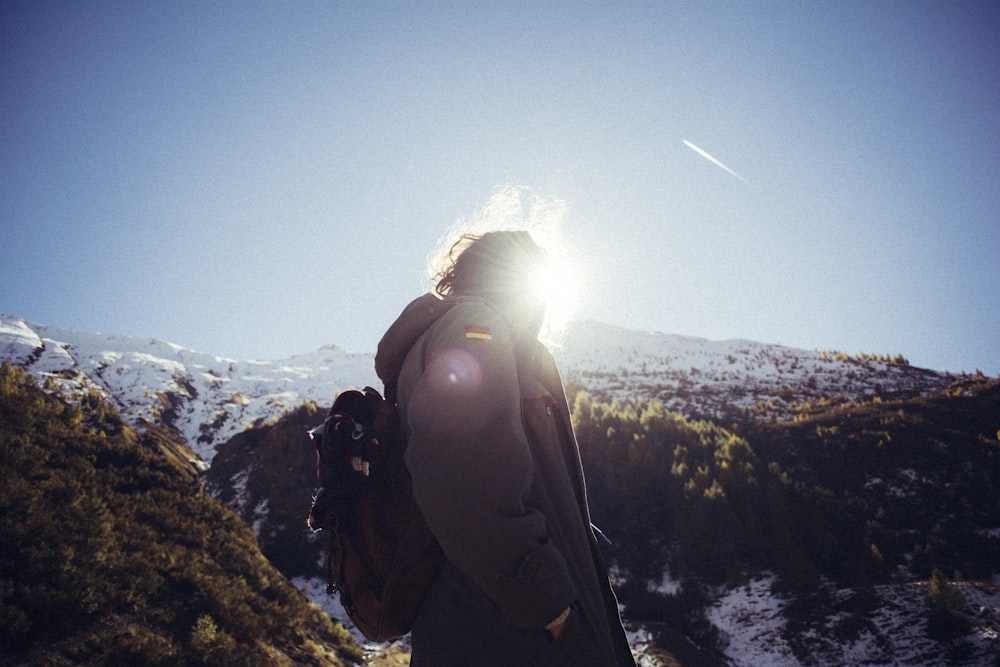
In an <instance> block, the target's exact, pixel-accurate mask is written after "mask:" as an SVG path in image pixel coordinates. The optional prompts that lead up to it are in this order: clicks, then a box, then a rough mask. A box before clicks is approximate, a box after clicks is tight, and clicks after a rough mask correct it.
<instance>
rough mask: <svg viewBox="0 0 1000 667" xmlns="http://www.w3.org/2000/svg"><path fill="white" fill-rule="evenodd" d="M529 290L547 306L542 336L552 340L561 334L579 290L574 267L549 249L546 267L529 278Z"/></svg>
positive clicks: (574, 306)
mask: <svg viewBox="0 0 1000 667" xmlns="http://www.w3.org/2000/svg"><path fill="white" fill-rule="evenodd" d="M531 289H532V291H534V293H535V294H536V295H537V297H538V298H539V299H540V300H543V301H544V302H545V303H546V304H547V306H548V310H547V312H546V318H545V320H546V322H545V327H544V331H543V337H544V338H546V339H549V340H550V341H552V339H553V338H558V337H559V336H560V335H561V334H562V333H563V330H564V329H565V327H566V325H567V323H568V322H569V320H570V318H571V317H572V316H573V312H574V309H575V308H576V304H577V298H578V289H579V279H578V276H577V273H576V268H575V267H574V265H573V264H572V263H570V262H569V261H567V260H566V259H565V258H562V257H560V256H559V255H557V254H556V253H554V252H551V251H550V253H549V261H548V262H547V263H546V266H545V267H544V268H542V269H540V270H539V271H538V272H537V273H536V274H535V275H534V276H532V277H531ZM552 342H555V341H552Z"/></svg>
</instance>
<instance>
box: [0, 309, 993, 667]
mask: <svg viewBox="0 0 1000 667" xmlns="http://www.w3.org/2000/svg"><path fill="white" fill-rule="evenodd" d="M553 351H554V353H555V355H556V357H557V360H558V361H559V366H560V368H561V369H562V371H563V373H564V377H565V379H566V381H567V384H569V385H573V386H576V387H579V388H581V389H584V390H586V391H587V392H588V393H590V394H591V395H592V396H594V397H595V398H597V399H600V400H609V399H617V400H619V401H627V400H644V399H654V398H655V399H657V400H659V401H661V402H662V403H664V404H665V405H666V406H667V407H668V408H670V409H672V410H674V411H676V412H679V413H681V414H683V415H685V416H686V417H689V418H695V419H712V420H714V421H718V422H720V423H723V424H728V423H730V421H740V420H744V419H748V418H753V417H754V415H755V414H757V412H756V409H757V408H758V407H759V406H762V405H766V406H767V414H768V415H769V416H770V417H773V416H775V415H781V414H783V413H786V414H790V413H791V411H792V407H793V404H794V403H796V402H799V403H802V402H805V401H812V402H819V401H821V400H822V399H828V398H831V397H835V396H840V397H843V398H846V399H850V398H853V397H864V396H872V395H880V396H883V397H894V396H910V395H915V394H923V393H925V392H930V391H932V390H934V389H937V388H941V387H944V386H947V385H948V384H949V383H950V382H951V380H952V378H951V377H950V376H949V375H948V374H947V373H942V372H937V371H933V370H926V369H919V368H914V367H912V366H910V365H909V364H908V363H906V361H905V360H904V359H902V358H901V357H896V358H889V357H888V356H876V355H854V356H849V355H845V354H842V353H836V352H826V351H808V350H799V349H794V348H788V347H783V346H778V345H767V344H762V343H757V342H752V341H745V340H733V341H709V340H705V339H700V338H691V337H682V336H676V335H669V334H663V333H650V332H638V331H631V330H626V329H622V328H619V327H613V326H609V325H605V324H601V323H597V322H578V323H575V324H573V325H571V327H570V328H569V329H568V330H567V331H566V332H565V335H564V336H563V338H562V340H561V341H560V342H559V344H557V345H554V346H553ZM0 361H10V362H11V363H14V364H16V365H19V366H22V367H24V368H26V369H27V370H28V371H29V372H30V373H31V374H33V375H34V376H35V377H36V378H37V379H38V380H39V381H40V382H43V383H52V384H53V385H55V386H57V387H59V388H60V389H61V390H62V391H63V392H64V393H66V394H69V395H74V394H81V393H87V392H90V391H97V392H99V393H100V394H101V395H102V396H103V397H104V398H105V399H106V400H107V401H108V402H109V403H110V404H112V405H114V406H115V407H116V408H117V409H118V411H119V413H120V414H121V415H122V417H123V418H124V419H125V420H126V421H127V422H129V423H130V424H133V425H135V426H137V427H138V428H140V429H141V428H142V427H143V425H144V423H147V422H148V423H161V424H164V425H166V426H168V427H170V428H172V429H174V430H175V431H176V432H177V433H178V434H180V435H181V436H182V437H183V438H184V439H185V440H186V442H187V443H188V445H189V446H190V447H191V449H192V450H193V451H194V452H195V453H196V455H197V456H198V457H200V458H201V460H202V462H204V463H207V462H210V461H211V460H212V458H213V457H214V456H215V454H216V451H217V450H218V449H219V448H220V447H221V446H222V445H224V444H225V443H227V442H229V441H230V440H231V439H232V438H233V436H235V435H236V434H237V433H240V432H241V431H244V430H245V429H246V428H248V427H251V426H254V425H257V424H261V423H265V422H270V421H272V420H274V419H276V418H277V417H279V416H280V415H281V414H282V413H284V412H286V411H287V410H289V409H290V408H294V407H296V406H298V405H300V404H301V403H303V402H304V401H314V402H316V403H318V404H320V405H323V404H326V403H329V402H330V401H331V400H332V398H333V397H334V396H335V395H336V394H337V393H338V392H339V391H342V390H344V389H347V388H350V387H360V386H364V385H372V386H375V387H380V386H381V385H380V383H379V381H378V379H377V377H376V376H375V373H374V369H373V358H372V355H370V354H350V353H347V352H345V351H343V350H341V349H339V348H337V347H336V346H333V345H331V346H326V347H323V348H320V349H319V350H316V351H314V352H310V353H305V354H301V355H297V356H294V357H291V358H289V359H285V360H280V361H252V360H233V359H226V358H222V357H217V356H213V355H211V354H206V353H202V352H196V351H192V350H189V349H185V348H183V347H180V346H177V345H174V344H171V343H167V342H163V341H159V340H152V339H140V338H131V337H124V336H116V335H107V334H97V333H88V332H80V331H74V330H70V329H64V328H58V327H52V326H45V325H39V324H33V323H29V322H26V321H24V320H23V319H21V318H19V317H16V316H13V315H0ZM213 472H214V471H213ZM993 537H994V539H995V537H996V536H995V535H993ZM665 577H666V575H665ZM295 583H296V585H297V586H298V587H299V588H301V589H303V590H306V591H307V593H308V594H309V597H310V598H312V599H314V600H315V601H317V602H320V603H322V604H323V605H324V607H325V608H327V609H328V610H329V611H330V612H331V613H332V614H333V615H334V616H336V617H338V618H341V619H344V615H343V612H342V610H339V609H338V606H339V605H338V604H337V602H336V599H335V598H331V597H329V596H326V595H325V594H324V593H323V592H322V586H321V584H320V582H319V581H318V580H309V579H301V580H296V582H295ZM668 583H670V582H666V580H665V582H664V584H665V585H667V584H668ZM671 585H672V584H671ZM921 586H922V584H920V583H919V582H915V583H907V584H905V585H899V586H894V587H885V588H884V589H882V588H880V589H878V590H877V591H876V593H877V596H878V598H879V599H880V600H881V603H880V605H878V609H879V611H878V614H879V615H878V618H877V624H878V628H875V627H874V626H873V627H872V628H870V629H864V631H862V632H858V633H855V634H856V635H857V638H856V639H852V640H851V642H849V643H845V642H843V641H841V642H834V643H829V642H828V644H824V643H823V642H826V641H827V639H825V637H829V636H831V635H833V636H836V635H837V632H838V630H837V629H836V628H835V629H834V630H830V629H829V628H827V629H825V630H824V629H823V628H814V629H811V630H810V631H809V633H806V634H807V635H808V636H807V637H806V638H807V639H808V641H809V649H808V650H809V652H810V653H811V654H812V655H813V657H814V659H813V660H812V661H811V662H808V663H805V662H801V661H800V660H798V659H797V658H796V657H795V653H796V651H795V650H793V649H794V648H795V647H791V646H789V644H788V643H787V641H786V640H785V639H782V632H781V630H782V628H784V626H785V624H786V623H787V619H786V618H785V616H784V612H783V609H784V607H785V605H786V604H787V603H788V601H787V600H783V599H781V598H780V597H777V596H775V595H774V594H773V593H772V592H771V590H770V586H769V582H768V581H767V580H766V579H762V580H757V581H754V582H751V583H749V584H747V585H745V586H742V587H736V588H733V589H730V590H720V591H719V592H718V595H717V599H716V600H715V602H714V603H713V606H712V609H711V610H710V611H709V613H708V616H707V617H708V618H709V620H710V621H711V623H712V625H713V626H714V627H715V628H716V629H717V631H718V632H719V633H720V644H721V645H723V646H726V647H727V648H726V662H727V663H728V664H731V665H741V666H742V665H748V666H749V665H799V664H816V665H838V664H913V665H929V664H935V661H936V660H937V659H938V658H939V657H941V656H942V655H944V653H942V652H941V651H942V650H943V649H941V647H940V646H931V645H930V642H929V641H928V640H927V639H926V637H924V636H923V635H922V634H921V630H920V627H921V626H920V625H919V620H915V619H919V618H920V616H921V614H922V613H923V612H922V611H921V610H922V608H923V605H924V604H925V602H924V599H925V597H926V595H925V593H924V591H923V589H922V588H921ZM963 586H965V587H966V588H965V589H963V591H964V595H965V597H966V599H967V600H968V602H969V605H970V608H973V607H974V608H975V609H977V610H979V611H978V613H980V614H981V615H982V618H983V619H984V620H983V624H982V627H984V628H986V629H985V630H984V631H983V632H986V633H990V632H992V633H994V634H993V635H989V636H986V635H983V636H981V637H979V638H978V639H977V640H976V641H977V642H978V643H979V644H982V646H984V647H989V646H994V645H996V641H997V638H996V635H995V633H996V628H998V627H1000V621H998V620H997V619H998V618H1000V591H998V588H997V586H996V584H995V582H994V584H992V585H989V584H980V585H976V586H973V585H972V584H963ZM841 595H844V596H848V595H850V593H849V592H842V591H831V592H830V596H831V597H832V598H833V599H839V598H838V596H841ZM845 604H846V603H845ZM834 620H835V621H836V620H837V619H834ZM838 622H839V621H838ZM873 622H875V621H873ZM883 627H885V628H890V629H891V631H890V630H886V631H882V630H881V628H883ZM633 630H634V631H633V636H632V638H633V645H634V646H636V647H639V648H640V655H639V658H640V664H642V665H643V666H644V667H654V666H656V665H660V664H663V663H661V662H658V661H657V659H656V658H655V652H648V653H647V652H646V650H645V648H643V647H645V646H647V645H648V644H649V643H650V641H651V639H650V635H649V634H648V633H647V632H646V630H645V629H643V628H635V629H633ZM803 636H806V635H803ZM804 641H805V640H804ZM372 650H378V647H373V648H372ZM800 652H801V647H800ZM988 652H989V648H985V649H983V650H980V653H978V655H984V654H987V653H988ZM970 664H993V663H970Z"/></svg>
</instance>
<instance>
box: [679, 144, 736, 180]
mask: <svg viewBox="0 0 1000 667" xmlns="http://www.w3.org/2000/svg"><path fill="white" fill-rule="evenodd" d="M681 141H683V142H684V145H685V146H687V147H688V148H690V149H691V150H693V151H694V152H695V153H697V154H698V155H700V156H702V157H703V158H705V159H706V160H708V161H709V162H711V163H712V164H714V165H715V166H716V167H719V168H721V169H725V170H726V171H728V172H729V173H730V174H732V175H733V176H735V177H736V178H738V179H740V180H741V181H743V182H744V183H746V184H747V185H749V184H750V181H748V180H747V179H745V178H743V177H742V176H740V175H739V174H737V173H736V172H735V171H733V170H732V169H730V168H729V167H727V166H726V165H724V164H723V163H722V161H721V160H719V159H718V158H715V157H712V155H711V154H709V153H708V152H707V151H704V150H702V149H701V148H698V147H697V146H695V145H694V144H692V143H691V142H690V141H688V140H687V139H681Z"/></svg>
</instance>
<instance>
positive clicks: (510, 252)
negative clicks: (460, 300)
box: [434, 231, 548, 334]
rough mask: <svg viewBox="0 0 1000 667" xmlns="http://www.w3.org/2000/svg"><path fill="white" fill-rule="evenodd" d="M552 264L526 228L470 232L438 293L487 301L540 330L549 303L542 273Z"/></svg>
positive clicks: (452, 254) (453, 253) (455, 249)
mask: <svg viewBox="0 0 1000 667" xmlns="http://www.w3.org/2000/svg"><path fill="white" fill-rule="evenodd" d="M547 268H548V256H547V255H546V253H545V251H544V250H543V249H542V248H540V247H539V246H538V244H536V243H535V241H534V239H533V238H532V237H531V234H529V233H528V232H526V231H496V232H488V233H486V234H483V235H481V236H477V235H472V234H466V235H463V236H462V237H461V238H460V239H459V240H458V241H457V242H456V243H455V244H454V245H452V247H451V249H450V251H449V253H448V257H447V261H446V263H445V265H444V267H443V268H442V269H441V270H440V271H439V272H438V275H437V283H436V285H435V287H434V291H435V292H437V294H438V295H440V296H442V297H447V296H477V297H480V298H482V299H485V300H486V301H489V302H490V303H492V304H494V305H495V306H497V307H498V308H500V309H501V310H502V311H504V312H505V314H506V315H507V316H508V317H509V318H511V319H514V320H516V324H518V325H523V326H525V327H527V328H529V329H530V330H531V331H532V332H533V333H535V334H537V333H538V329H539V328H540V327H541V324H542V320H543V319H544V317H545V310H546V306H547V303H546V295H545V294H543V293H542V292H541V289H540V288H541V287H542V285H540V282H541V279H540V276H542V275H544V273H545V271H546V269H547Z"/></svg>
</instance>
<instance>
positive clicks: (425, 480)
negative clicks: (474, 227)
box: [401, 305, 576, 629]
mask: <svg viewBox="0 0 1000 667" xmlns="http://www.w3.org/2000/svg"><path fill="white" fill-rule="evenodd" d="M513 343H514V341H513V339H512V335H511V332H510V331H509V329H508V327H507V326H506V324H505V322H504V321H503V320H501V319H500V318H499V317H498V316H497V315H495V314H494V313H493V311H492V310H490V309H489V308H487V307H486V306H485V305H473V306H464V307H460V308H458V307H457V308H455V309H453V310H452V311H451V312H450V313H448V314H447V315H446V316H445V317H444V318H443V319H442V320H441V321H439V322H438V323H437V324H436V325H435V326H434V327H433V328H432V330H431V331H430V332H428V337H427V339H426V341H425V347H424V348H423V369H422V372H421V373H420V374H419V377H418V378H417V379H416V381H415V383H414V384H413V385H412V389H410V390H409V391H408V392H406V393H407V394H408V396H407V397H406V398H405V405H404V406H403V408H404V410H405V420H406V422H407V425H408V428H409V442H408V445H407V451H406V463H407V467H408V468H409V470H410V474H411V476H412V478H413V492H414V496H415V497H416V499H417V502H418V504H419V505H420V507H421V509H422V511H423V513H424V516H425V518H426V519H427V523H428V525H429V526H430V527H431V530H432V532H433V533H434V534H435V536H436V537H437V538H438V541H439V542H440V544H441V547H442V548H443V550H444V552H445V554H446V556H447V557H448V559H449V560H450V561H451V562H452V563H453V564H454V565H455V566H456V567H457V568H458V569H459V570H460V571H462V572H463V573H464V574H465V575H466V577H468V578H469V579H470V580H471V581H473V582H474V583H475V584H476V585H478V586H479V587H480V588H481V589H482V590H483V591H484V592H485V593H486V594H487V595H488V596H490V598H492V599H493V601H494V602H495V603H496V604H497V606H498V608H499V609H500V611H501V613H502V614H503V616H504V617H505V618H506V619H507V621H508V622H509V623H510V625H511V626H513V627H518V628H523V629H534V628H542V627H544V626H545V624H546V623H549V622H550V621H552V619H554V618H556V617H557V616H558V615H559V614H560V612H562V611H563V610H564V609H566V607H568V606H569V605H570V604H571V603H572V602H573V600H574V599H575V597H576V594H575V591H574V589H573V584H572V580H571V578H570V576H569V574H568V572H567V568H566V563H565V561H564V559H563V557H562V555H561V554H560V553H559V551H558V550H557V549H556V548H555V546H554V545H553V544H552V543H551V542H550V541H549V538H548V534H547V530H546V522H545V517H544V516H543V515H542V514H541V513H540V512H539V511H537V510H536V509H534V508H532V507H530V506H528V504H527V502H526V499H527V497H528V495H529V491H530V489H531V484H532V478H533V472H532V471H533V466H532V458H531V452H530V449H529V447H528V442H527V437H526V435H525V432H524V427H523V425H522V421H521V401H520V390H519V387H518V380H517V370H516V369H517V365H516V363H515V357H514V345H513ZM401 398H403V396H402V395H401Z"/></svg>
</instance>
